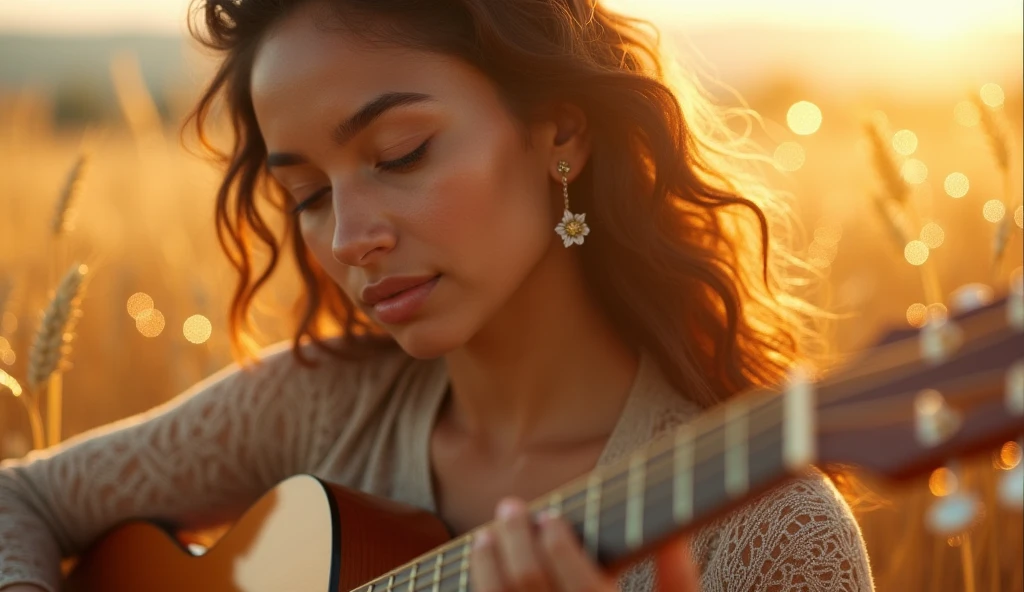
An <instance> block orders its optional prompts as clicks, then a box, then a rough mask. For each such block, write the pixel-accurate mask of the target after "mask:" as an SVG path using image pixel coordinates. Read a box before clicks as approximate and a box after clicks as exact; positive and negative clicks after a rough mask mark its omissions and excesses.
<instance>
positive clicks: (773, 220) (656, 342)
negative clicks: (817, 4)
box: [190, 0, 810, 406]
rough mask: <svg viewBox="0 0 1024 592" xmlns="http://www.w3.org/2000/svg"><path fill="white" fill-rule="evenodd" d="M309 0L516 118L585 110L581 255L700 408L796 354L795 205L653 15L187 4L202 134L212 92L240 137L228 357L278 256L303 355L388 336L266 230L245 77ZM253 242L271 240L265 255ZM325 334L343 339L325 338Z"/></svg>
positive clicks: (565, 8) (372, 4)
mask: <svg viewBox="0 0 1024 592" xmlns="http://www.w3.org/2000/svg"><path fill="white" fill-rule="evenodd" d="M309 2H316V3H317V4H318V5H319V6H320V7H321V8H322V13H321V14H320V15H319V16H321V17H322V18H321V19H320V20H319V22H320V23H321V26H324V27H329V28H331V29H338V30H343V31H344V32H345V33H346V34H350V35H357V36H359V37H360V38H361V39H364V40H367V41H371V42H378V43H379V42H385V43H392V44H400V45H403V46H408V47H411V48H414V49H419V50H424V51H430V52H439V53H443V54H446V55H451V56H455V57H457V58H460V59H462V60H464V61H465V62H467V63H469V64H471V65H473V66H474V67H476V68H477V69H479V71H481V72H482V73H484V74H485V75H486V76H487V77H488V78H489V79H490V80H491V81H493V83H494V84H495V85H496V86H497V88H498V89H499V92H500V93H501V96H502V97H503V99H504V101H505V103H506V105H507V106H508V108H509V110H510V112H511V113H512V115H513V116H514V117H516V118H517V119H518V120H519V121H521V122H528V121H529V120H531V118H533V117H535V116H536V114H538V113H540V112H542V111H543V107H544V106H545V105H550V104H551V103H552V102H558V101H565V102H570V103H572V104H575V105H576V106H578V107H579V108H580V109H582V110H583V112H584V113H585V114H586V116H587V118H588V126H589V128H590V130H591V132H592V153H591V159H590V161H589V163H588V164H587V166H586V167H585V168H584V169H583V170H582V172H581V174H580V176H579V177H578V179H576V180H575V181H574V183H573V188H572V191H573V194H574V195H575V196H576V198H575V199H576V200H577V203H579V204H580V205H579V207H580V210H581V211H585V212H587V216H588V219H587V221H588V223H590V225H591V226H592V227H593V228H594V229H595V232H594V233H592V234H591V235H590V236H589V237H588V238H587V244H586V246H585V247H584V248H582V249H581V257H582V261H583V265H584V268H585V275H586V280H587V282H588V283H589V288H590V290H591V291H592V293H593V294H595V295H596V296H597V298H598V299H599V301H600V304H601V306H602V307H603V310H604V312H605V313H606V314H607V316H608V317H609V318H610V319H611V320H612V322H613V323H614V325H615V327H616V328H617V330H618V332H619V333H620V335H621V336H622V338H623V339H625V340H626V341H627V342H628V343H630V344H631V345H632V346H634V347H638V348H643V349H645V350H647V351H648V352H650V353H651V354H652V355H653V356H654V358H655V359H656V360H657V361H658V363H659V365H660V367H661V368H662V370H663V371H664V372H665V374H666V376H667V378H668V379H669V380H670V381H671V383H672V384H673V385H674V386H675V387H676V388H677V389H678V390H679V391H680V392H683V393H686V394H687V396H688V397H690V398H691V399H693V400H694V401H695V402H697V403H698V404H700V405H702V406H710V405H712V404H714V403H716V402H718V401H721V400H722V399H724V398H726V397H728V396H729V395H731V394H733V393H736V392H737V391H740V390H744V389H747V388H749V387H753V386H761V385H771V384H775V383H777V382H778V381H779V380H780V379H782V378H783V376H784V374H785V373H786V371H787V370H788V369H789V368H790V367H791V366H792V365H793V364H794V363H797V362H801V361H803V359H804V358H805V356H806V353H805V352H806V347H804V344H805V342H806V339H805V338H806V337H807V336H808V335H809V331H808V327H809V326H810V325H809V324H808V323H807V320H808V316H807V315H806V314H805V313H806V312H807V311H808V310H809V309H808V308H807V307H805V306H804V305H803V304H802V301H800V300H799V299H797V298H795V297H793V296H792V295H790V293H789V292H788V290H789V287H788V286H787V285H785V284H784V283H783V281H782V275H781V274H780V270H782V269H783V267H782V266H783V265H785V264H787V260H786V259H785V258H784V257H785V253H786V251H785V249H784V248H783V247H784V245H782V244H780V243H779V241H778V236H777V235H776V234H774V233H777V232H778V231H779V230H780V229H782V230H785V229H786V228H787V226H786V225H785V223H784V222H785V220H786V219H787V215H788V214H787V211H786V209H785V207H784V205H783V203H782V202H781V200H780V199H779V198H778V196H777V195H776V194H774V193H773V192H772V191H770V190H769V189H768V188H767V187H766V186H765V185H764V183H763V181H761V180H760V176H759V175H757V173H756V170H755V169H754V168H753V167H751V166H749V165H751V164H752V163H753V162H754V159H753V158H752V155H753V154H754V152H753V151H750V150H747V149H746V148H747V144H746V143H745V142H742V141H740V140H742V138H741V137H740V136H739V135H738V134H735V133H733V132H731V131H730V130H729V127H728V125H727V120H726V118H725V113H726V111H725V110H722V109H720V108H717V107H715V106H714V105H713V103H712V101H711V100H710V99H709V98H708V94H707V93H706V92H705V91H704V90H702V88H701V87H700V85H699V83H698V82H697V79H696V77H695V76H692V75H689V76H681V77H679V78H678V79H676V78H674V77H672V76H670V74H669V72H668V70H667V68H668V66H669V65H670V63H669V62H668V61H667V60H666V59H665V58H664V57H663V54H662V53H661V51H660V49H659V46H660V40H659V38H658V33H657V29H656V28H655V27H654V26H653V25H651V24H650V23H648V22H646V21H642V20H639V19H634V18H630V17H627V16H623V15H620V14H616V13H614V12H612V11H610V10H608V9H607V8H605V7H604V6H602V5H601V4H600V3H599V2H598V1H597V0H508V1H501V2H495V1H493V0H433V1H430V2H424V1H422V0H195V1H194V3H193V7H192V16H193V19H192V20H191V21H190V30H191V31H192V34H193V36H194V37H196V39H198V40H199V41H200V42H201V43H202V44H203V45H205V46H206V47H207V48H210V49H213V50H216V51H218V52H222V53H223V56H224V57H223V61H222V63H221V65H220V68H219V69H218V70H217V72H216V75H215V76H214V77H213V80H212V82H211V83H210V84H209V86H208V88H207V89H206V91H205V92H204V94H203V95H202V97H201V99H200V101H199V103H198V105H197V107H196V109H195V111H194V113H193V114H192V118H191V120H192V123H193V124H194V125H195V127H196V129H197V131H198V132H199V134H200V138H201V139H202V140H203V142H204V144H205V145H206V146H207V147H209V148H211V149H212V143H211V142H209V141H208V138H209V135H208V134H206V131H207V129H208V126H209V125H210V122H211V114H212V113H213V111H214V105H215V103H216V102H217V101H218V99H222V100H223V101H224V102H225V103H226V113H227V115H228V116H229V118H230V124H231V130H232V132H233V136H232V141H233V144H232V146H231V148H230V151H228V152H222V153H219V155H220V157H222V158H223V160H224V162H225V164H226V169H227V170H226V174H225V176H224V179H223V182H222V183H221V185H220V188H219V190H218V193H217V205H216V216H217V229H218V236H219V238H220V242H221V245H222V247H223V249H224V251H225V252H226V253H227V255H228V257H229V258H230V260H231V262H232V264H233V265H234V267H235V269H236V270H237V272H238V277H237V284H236V287H235V293H234V298H233V301H232V303H231V314H230V317H229V318H230V322H231V331H232V335H233V343H234V345H235V346H236V352H240V351H243V350H245V349H246V345H247V343H249V341H248V340H247V336H248V335H250V331H251V328H252V327H251V324H250V322H249V310H250V308H251V306H252V304H253V300H254V297H255V296H256V294H257V293H258V292H259V290H260V288H261V287H263V286H264V285H265V284H266V282H267V280H268V279H269V278H270V277H271V275H272V274H273V273H274V271H275V269H277V268H278V263H279V260H280V257H281V254H282V251H284V250H290V251H291V253H292V256H293V257H294V258H295V263H296V264H297V266H298V269H299V271H300V272H301V275H302V278H303V281H304V283H305V289H304V290H303V294H302V298H301V301H300V302H299V304H298V306H297V308H296V313H297V323H296V327H295V333H294V347H295V353H296V355H298V356H300V358H301V352H300V349H299V346H300V344H302V343H303V342H306V341H312V342H313V343H315V344H317V345H318V346H319V347H322V348H326V349H329V350H331V351H334V352H336V353H338V354H339V355H357V354H359V353H365V352H368V351H370V350H372V349H374V348H376V347H379V346H381V345H382V344H384V343H387V342H388V341H389V340H388V339H387V336H386V335H385V334H383V332H382V331H381V330H380V329H379V328H377V327H374V326H373V325H372V324H371V322H370V321H369V320H368V319H367V318H366V317H365V316H363V315H361V314H359V313H358V311H357V310H356V308H355V307H354V306H353V304H352V303H351V302H350V301H349V300H348V299H347V298H346V297H345V295H344V294H343V293H342V291H341V290H340V288H339V287H338V286H337V285H336V284H334V283H333V282H331V281H330V280H329V279H328V278H327V276H326V274H325V273H324V272H323V271H322V270H321V269H320V267H319V266H318V265H317V263H316V262H315V261H314V260H313V258H312V257H311V256H310V253H309V252H308V250H307V249H306V247H305V245H304V243H303V241H302V238H301V237H300V235H299V233H298V231H297V228H296V227H295V221H294V217H290V216H288V215H287V214H286V215H285V220H286V224H285V227H284V228H282V229H280V230H278V231H275V230H274V229H273V228H272V225H271V224H269V223H268V219H267V218H266V217H264V216H263V215H262V214H261V213H260V211H259V207H258V206H259V205H260V202H263V203H264V204H268V203H269V204H272V205H273V206H274V207H276V208H278V209H281V208H282V206H283V194H282V192H281V191H280V188H279V187H276V186H275V184H274V182H273V181H272V179H270V177H269V176H268V175H267V173H266V167H265V162H266V156H267V149H266V146H265V145H264V142H263V139H262V137H261V135H260V131H259V129H258V127H257V123H256V118H255V115H254V112H253V107H252V101H251V97H250V93H249V83H250V71H251V69H252V64H253V59H254V56H255V54H256V51H257V49H258V46H259V44H260V42H261V40H262V39H263V37H264V35H265V34H266V33H267V31H268V30H269V29H270V28H271V27H272V26H273V25H274V24H275V23H277V22H278V21H280V20H281V19H282V18H284V17H285V16H287V15H289V14H290V13H292V12H293V11H294V10H295V9H296V8H298V7H300V6H302V5H305V4H308V3H309ZM770 229H771V231H772V233H770V232H769V230H770ZM254 243H262V245H263V246H264V247H265V248H266V249H268V250H269V255H270V257H269V260H268V262H267V263H266V264H265V265H260V266H257V265H256V264H255V260H254V256H253V245H254ZM257 267H259V268H258V269H257ZM332 332H339V333H340V335H341V338H340V340H333V339H332V340H330V341H328V340H327V337H328V336H330V335H331V333H332Z"/></svg>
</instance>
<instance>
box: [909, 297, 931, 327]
mask: <svg viewBox="0 0 1024 592" xmlns="http://www.w3.org/2000/svg"><path fill="white" fill-rule="evenodd" d="M927 314H928V307H927V306H925V305H923V304H921V303H920V302H915V303H913V304H911V305H910V306H909V307H907V322H908V323H910V326H911V327H916V328H918V329H920V328H921V327H924V322H925V319H926V318H927V316H926V315H927Z"/></svg>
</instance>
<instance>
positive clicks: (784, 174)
mask: <svg viewBox="0 0 1024 592" xmlns="http://www.w3.org/2000/svg"><path fill="white" fill-rule="evenodd" d="M131 67H132V66H131V64H130V62H128V63H127V65H125V64H121V65H116V64H114V65H112V70H113V71H114V73H115V76H114V80H115V86H116V90H117V97H118V101H119V109H120V111H119V113H120V115H119V116H117V117H114V118H111V119H110V120H108V121H105V122H103V123H102V124H101V125H93V126H89V127H80V126H68V125H58V124H56V123H55V118H54V113H53V104H52V101H50V100H49V97H48V96H46V95H45V94H41V93H39V92H38V91H36V90H33V89H31V88H24V89H7V90H6V91H2V92H0V315H2V317H0V370H3V371H4V372H5V373H6V374H7V375H9V376H11V377H13V378H14V379H17V380H18V381H19V382H20V383H21V384H22V385H27V384H28V381H29V380H30V372H29V370H30V368H29V367H30V360H31V359H32V356H33V354H31V353H30V352H32V351H33V346H32V343H33V338H34V336H35V335H36V333H37V331H39V329H40V325H41V323H42V325H43V326H44V327H46V325H47V323H50V325H51V327H50V328H49V330H50V333H51V337H50V340H51V341H53V340H54V339H56V342H54V343H51V344H50V350H48V351H43V352H41V353H39V354H38V355H39V356H41V357H40V359H48V360H50V361H51V362H53V363H54V364H56V363H57V358H61V357H66V360H65V361H64V362H63V365H61V366H59V367H58V370H57V373H56V374H55V376H57V377H58V378H59V379H58V380H57V382H56V387H54V384H55V383H54V382H53V379H51V378H48V375H47V376H43V377H42V378H41V379H40V380H41V382H42V383H44V384H49V385H50V388H51V389H53V388H57V389H58V390H59V391H60V393H61V395H62V401H61V405H62V407H63V409H62V413H61V414H60V419H61V425H60V429H59V432H60V437H61V438H67V437H70V436H73V435H75V434H79V433H81V432H83V431H86V430H88V429H90V428H93V427H96V426H99V425H102V424H104V423H106V422H109V421H111V420H114V419H117V418H121V417H125V416H128V415H131V414H134V413H137V412H140V411H143V410H146V409H148V408H150V407H152V406H154V405H156V404H158V403H161V402H163V401H166V400H167V399H169V398H170V397H172V396H174V395H175V394H176V393H178V392H180V391H182V390H184V389H185V388H187V387H188V386H190V385H191V384H193V383H194V382H196V381H197V380H199V379H201V378H203V377H205V376H207V375H208V374H210V373H212V372H213V371H215V370H217V369H219V368H221V367H223V366H224V365H226V364H228V363H229V362H230V353H229V350H228V344H227V338H226V324H225V314H224V313H225V310H226V308H227V302H228V298H229V296H230V289H231V285H232V282H231V281H230V278H231V270H230V268H229V267H228V265H227V263H226V261H225V260H224V258H223V257H222V256H221V255H220V252H219V250H218V248H217V245H216V240H215V237H214V230H213V217H212V211H213V190H214V187H215V184H216V182H217V178H218V176H217V170H216V168H215V167H214V166H213V165H212V164H210V163H209V162H206V161H204V160H203V159H202V158H200V157H199V156H198V155H196V154H194V153H192V152H190V151H189V149H188V148H189V146H188V145H186V146H183V145H182V142H181V141H180V139H179V135H178V126H179V124H180V121H181V117H182V116H183V114H184V112H185V108H186V106H187V104H188V98H189V97H188V96H183V97H181V98H180V99H179V100H178V101H177V102H173V103H172V106H171V110H170V113H169V114H161V113H160V112H158V110H157V109H156V107H155V106H154V104H153V102H152V98H151V97H150V96H149V95H148V94H147V93H146V90H145V87H144V85H142V84H139V83H138V78H137V77H136V76H135V74H133V72H132V70H131ZM118 72H120V74H118ZM133 81H134V82H133ZM743 95H744V96H745V98H746V99H747V100H748V101H749V102H750V106H751V108H753V109H754V110H756V112H757V113H758V114H759V115H760V116H761V117H762V118H763V124H762V126H761V127H760V128H758V129H756V130H755V132H754V136H755V138H756V139H757V140H758V141H759V142H760V143H761V144H762V145H763V146H764V147H765V150H766V153H767V154H768V155H770V156H772V157H773V158H774V159H775V161H776V167H775V168H774V169H773V170H772V171H770V172H769V175H770V177H771V181H772V183H773V184H774V185H775V186H777V187H778V188H780V189H783V190H785V191H788V192H789V193H791V194H792V196H793V201H794V205H795V208H796V213H797V216H798V218H799V219H800V221H801V223H802V225H803V226H804V228H805V232H804V234H805V237H804V238H803V239H802V242H801V243H800V248H801V252H802V254H803V255H804V257H805V258H806V259H807V260H808V261H810V262H811V264H812V266H814V267H815V268H816V269H818V270H819V271H820V272H821V275H822V278H823V287H822V289H821V290H819V292H818V294H817V298H818V299H819V302H820V303H822V304H823V305H825V306H827V307H828V308H829V309H830V310H833V311H836V312H838V313H841V315H842V318H840V320H838V321H836V322H835V323H833V324H832V325H831V327H830V329H829V339H830V342H831V344H832V345H833V347H834V348H835V349H836V350H838V351H840V352H846V353H853V352H856V351H857V350H859V349H861V348H864V347H866V346H868V345H870V343H871V342H872V340H873V339H875V338H876V337H878V336H879V334H880V333H881V332H883V331H884V330H886V329H887V328H906V327H907V326H908V324H913V323H919V322H920V321H921V319H923V318H924V314H925V313H924V310H925V307H927V306H929V305H931V306H932V310H934V309H935V308H936V307H937V306H939V305H943V304H945V305H949V304H950V302H951V300H950V298H951V294H952V293H953V292H954V290H956V289H957V288H958V287H960V286H964V285H967V284H972V283H978V284H985V285H986V286H989V287H990V288H991V289H992V290H993V291H994V292H995V293H996V294H1000V293H1003V292H1005V290H1006V286H1007V285H1008V282H1009V279H1010V277H1011V275H1012V274H1013V273H1014V271H1015V270H1018V271H1017V273H1019V269H1020V266H1021V264H1022V240H1021V234H1022V233H1021V226H1022V219H1021V216H1022V211H1021V205H1020V204H1021V166H1020V165H1021V156H1020V146H1021V127H1022V113H1021V111H1022V104H1024V102H1022V96H1021V88H1020V87H1019V85H1017V86H1014V79H1010V81H1009V83H1008V82H1007V81H1005V80H998V79H991V80H974V81H965V83H964V85H963V86H962V92H959V93H947V94H938V93H936V94H934V95H932V96H929V97H928V98H927V99H921V98H920V97H915V98H913V99H905V98H902V97H901V96H899V95H896V94H885V93H879V94H871V93H863V94H860V95H857V96H848V97H836V96H831V97H824V96H823V97H818V96H814V94H813V93H810V92H808V91H806V90H804V89H802V88H801V87H799V86H794V85H779V86H775V87H762V88H751V89H745V92H744V93H743ZM882 114H884V122H885V123H884V125H882V126H880V127H876V128H871V127H870V125H869V123H870V122H878V121H880V119H879V118H880V117H882ZM819 119H820V125H819ZM872 125H873V124H872ZM870 129H874V130H875V131H874V132H871V133H869V130H870ZM872 133H874V134H875V135H874V136H872ZM1000 134H1002V135H1000ZM872 137H874V138H875V141H876V142H880V144H881V145H882V146H884V147H885V148H886V150H887V151H889V152H891V155H890V156H891V158H892V160H890V161H889V162H890V165H891V166H893V167H896V168H895V169H894V170H896V171H897V173H896V177H895V181H893V180H890V181H889V182H888V183H887V182H886V181H885V175H884V174H883V171H884V168H885V165H883V164H879V160H878V158H877V157H876V155H875V152H874V151H873V150H874V148H873V144H872ZM186 144H187V141H186ZM193 147H194V146H193ZM1001 150H1003V151H1005V154H1003V155H1002V156H1001V155H1000V154H1001V153H1000V151H1001ZM69 176H70V177H73V179H74V182H73V183H69ZM901 192H902V193H901ZM896 194H900V195H903V197H901V198H899V199H902V200H903V202H902V203H905V204H909V205H907V206H905V208H906V210H907V211H906V212H905V214H904V218H899V217H898V216H896V217H894V216H893V215H892V210H891V208H890V209H889V210H888V211H889V214H887V215H882V214H880V207H879V206H878V205H877V204H876V201H875V200H876V199H877V200H880V202H879V203H882V204H883V205H882V206H881V209H883V210H884V209H885V208H887V207H889V206H887V205H885V204H891V202H892V201H893V200H895V199H896V197H894V196H895V195H896ZM65 202H66V203H65ZM893 220H897V221H896V222H894V221H893ZM899 220H903V221H902V222H900V221H899ZM894 224H896V225H899V224H904V226H903V227H901V228H894ZM997 239H998V240H997ZM996 243H999V244H1001V245H1002V246H1001V248H1002V249H1003V250H1002V256H1001V258H1000V260H999V262H998V263H994V262H993V261H994V255H993V250H994V244H996ZM925 258H926V260H924V259H925ZM915 263H917V264H918V265H915ZM921 263H923V265H921ZM79 264H84V265H86V266H87V272H86V273H85V284H84V287H83V288H81V290H82V297H81V298H80V299H79V300H78V302H77V309H78V310H79V311H80V312H79V314H77V315H75V317H76V318H75V319H72V320H74V321H75V322H74V325H73V327H65V326H64V325H63V320H62V319H59V318H58V319H57V321H59V322H57V325H56V326H52V325H53V323H54V322H55V321H54V319H53V315H57V316H58V317H59V316H60V314H61V310H64V312H67V310H70V309H67V307H65V309H61V308H60V307H59V306H58V307H56V308H53V307H51V308H53V310H51V311H50V312H49V313H48V314H49V317H48V318H49V320H45V319H43V315H44V311H45V310H46V309H47V306H48V304H49V303H50V301H51V299H53V298H54V290H55V289H56V288H57V286H58V283H59V282H60V280H61V278H62V277H64V276H65V274H66V272H67V271H68V270H69V269H77V268H76V267H75V266H76V265H79ZM81 271H86V270H85V269H82V270H81ZM295 285H296V281H295V276H294V275H291V272H290V271H289V272H287V273H283V274H280V277H278V278H277V279H276V280H275V282H274V283H273V284H272V285H271V287H270V289H269V290H268V291H267V294H266V295H265V298H264V299H263V302H262V308H261V310H260V311H259V313H258V315H257V319H258V322H259V325H260V327H261V328H262V329H263V330H264V331H265V341H266V342H267V343H269V342H273V341H276V340H278V339H281V338H283V337H285V336H286V335H287V330H286V325H285V324H284V323H283V322H282V319H281V315H280V311H282V310H286V309H287V307H288V306H289V304H290V302H291V299H292V298H293V296H294V293H295V290H294V286H295ZM65 304H67V303H65ZM66 329H73V331H68V330H66ZM72 332H73V334H74V338H73V341H71V342H70V344H63V345H64V346H69V347H70V351H69V352H64V353H67V355H66V356H64V355H63V354H62V353H61V352H60V351H59V350H60V347H61V345H62V343H61V342H62V340H63V339H64V334H65V333H68V334H70V333H72ZM54 335H55V336H56V337H54ZM55 352H56V353H55ZM47 356H49V357H48V358H47ZM11 390H12V389H6V390H5V387H2V386H0V457H17V456H20V455H22V454H24V453H25V452H26V451H27V450H29V448H30V447H32V446H33V438H32V427H31V421H30V414H28V413H26V407H25V405H24V404H23V400H19V399H16V398H15V397H12V396H11V392H10V391H11ZM27 396H28V393H27V392H26V393H23V394H22V397H20V399H24V398H25V397H27ZM53 401H54V399H49V401H48V399H47V397H46V396H42V397H40V415H39V419H38V421H40V422H41V423H42V424H44V425H49V423H48V422H52V421H54V420H53V419H52V418H53V417H54V414H53V413H51V412H48V409H47V406H48V403H50V404H52V403H53ZM1019 462H1020V451H1019V448H1018V449H1014V448H1013V447H1012V446H1007V447H1005V448H1004V449H1003V450H1002V451H1001V454H1000V453H993V455H984V456H982V457H976V458H973V459H968V460H965V463H964V465H963V470H962V471H961V473H960V475H959V482H958V483H956V484H950V483H943V482H942V480H941V479H938V478H937V477H936V476H933V478H932V479H931V480H929V479H928V478H921V479H917V480H915V481H912V482H909V483H904V484H900V485H899V486H896V485H893V484H889V483H886V482H883V481H879V480H877V479H875V478H874V477H872V476H871V475H861V477H863V479H864V480H865V483H866V485H867V486H868V487H869V488H870V489H871V491H872V492H873V493H874V494H875V496H877V497H879V498H881V499H882V500H883V503H882V504H880V505H879V504H876V503H870V502H864V503H861V504H858V505H857V506H856V507H857V512H858V518H859V520H860V521H861V524H862V528H863V531H864V535H865V537H866V539H867V541H868V545H869V552H870V553H871V558H872V562H873V569H874V574H875V577H876V583H877V587H878V590H880V591H883V592H887V591H906V590H921V591H935V592H938V591H942V592H946V591H950V592H952V591H954V590H978V591H996V590H1006V591H1020V590H1022V589H1024V567H1022V562H1021V554H1022V551H1024V548H1022V547H1024V544H1022V538H1024V521H1022V515H1021V511H1020V509H1019V508H1018V509H1011V508H1004V507H1002V506H1000V504H999V503H998V502H997V500H996V494H995V487H996V483H997V480H998V479H999V477H1000V476H1001V475H1002V474H1003V473H1004V472H1005V469H1007V468H1009V467H1010V466H1012V465H1014V464H1016V463H1019ZM953 488H958V489H960V490H964V491H971V492H975V493H977V494H978V495H979V496H980V497H981V499H982V500H983V502H984V504H985V511H984V514H983V516H982V517H981V518H980V519H979V520H978V521H977V523H976V524H975V525H974V526H973V527H972V528H971V529H970V530H969V531H967V532H965V533H964V534H962V535H958V536H954V537H941V536H936V535H933V534H931V533H930V532H929V531H928V530H927V529H926V528H925V527H924V515H925V513H926V510H927V508H928V507H929V505H930V504H932V503H934V502H935V501H936V500H938V499H939V494H947V493H949V492H950V491H951V489H953ZM872 506H878V507H872Z"/></svg>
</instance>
